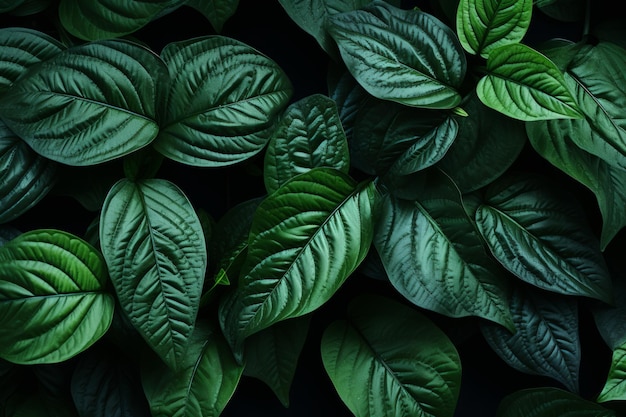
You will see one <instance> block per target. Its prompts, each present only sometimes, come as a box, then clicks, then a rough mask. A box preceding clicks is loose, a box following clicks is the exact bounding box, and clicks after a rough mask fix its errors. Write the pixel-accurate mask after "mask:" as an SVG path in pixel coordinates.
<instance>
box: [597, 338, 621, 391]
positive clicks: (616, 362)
mask: <svg viewBox="0 0 626 417" xmlns="http://www.w3.org/2000/svg"><path fill="white" fill-rule="evenodd" d="M624 400H626V343H625V344H622V345H620V346H617V347H616V348H615V349H613V357H612V359H611V368H610V369H609V373H608V375H607V378H606V382H605V383H604V386H603V387H602V391H601V392H600V394H599V395H598V398H597V399H596V401H597V402H599V403H603V402H607V401H624Z"/></svg>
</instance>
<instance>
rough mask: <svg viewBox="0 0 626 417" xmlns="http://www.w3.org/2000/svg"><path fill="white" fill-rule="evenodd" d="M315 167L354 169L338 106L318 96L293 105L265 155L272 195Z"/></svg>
mask: <svg viewBox="0 0 626 417" xmlns="http://www.w3.org/2000/svg"><path fill="white" fill-rule="evenodd" d="M315 167H331V168H336V169H338V170H340V171H343V172H346V173H347V172H348V169H349V168H350V153H349V150H348V142H347V140H346V136H345V134H344V131H343V128H342V126H341V121H340V119H339V113H338V112H337V107H336V105H335V102H334V101H333V100H332V99H330V98H328V97H327V96H324V95H322V94H314V95H312V96H308V97H305V98H303V99H301V100H299V101H297V102H295V103H293V104H291V105H290V106H289V107H288V108H287V110H286V111H285V112H284V114H283V115H282V116H281V119H280V121H279V122H278V124H277V127H276V130H275V131H274V133H273V134H272V138H271V140H270V142H269V144H268V146H267V150H266V152H265V167H264V170H263V173H264V180H265V188H266V189H267V192H268V193H272V192H273V191H276V189H278V187H280V186H281V185H283V184H284V183H285V182H287V181H288V180H289V179H291V178H292V177H295V176H296V175H298V174H302V173H304V172H306V171H308V170H309V169H312V168H315Z"/></svg>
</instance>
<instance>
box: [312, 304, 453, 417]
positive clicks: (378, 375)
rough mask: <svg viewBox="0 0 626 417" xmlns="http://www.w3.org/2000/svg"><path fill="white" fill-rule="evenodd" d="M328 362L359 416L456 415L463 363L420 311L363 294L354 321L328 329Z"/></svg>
mask: <svg viewBox="0 0 626 417" xmlns="http://www.w3.org/2000/svg"><path fill="white" fill-rule="evenodd" d="M322 360H323V362H324V368H325V369H326V372H327V373H328V375H329V376H330V379H331V381H332V382H333V385H334V386H335V389H336V390H337V392H338V393H339V396H340V397H341V399H342V400H343V402H344V403H345V404H346V405H347V407H348V408H349V409H350V411H351V412H352V413H353V414H354V415H355V416H356V417H395V416H398V417H400V416H402V417H409V416H411V417H426V416H438V417H446V416H447V417H451V416H452V415H454V410H455V408H456V403H457V400H458V395H459V388H460V385H461V361H460V359H459V355H458V353H457V351H456V349H455V347H454V345H453V344H452V342H451V341H450V340H449V339H448V337H447V336H446V335H445V333H443V332H442V331H441V330H440V329H439V328H438V327H437V326H436V325H435V324H433V323H432V322H431V321H430V320H428V318H426V317H425V316H423V315H422V314H420V313H419V312H417V311H415V310H413V309H411V308H409V307H407V306H405V305H403V304H400V303H398V302H396V301H393V300H391V299H388V298H384V297H381V296H374V295H362V296H360V297H359V298H356V299H354V300H353V301H352V303H350V306H349V311H348V319H347V320H340V321H336V322H334V323H331V325H330V326H329V327H328V328H327V329H326V330H325V332H324V335H323V337H322Z"/></svg>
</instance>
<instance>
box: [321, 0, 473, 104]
mask: <svg viewBox="0 0 626 417" xmlns="http://www.w3.org/2000/svg"><path fill="white" fill-rule="evenodd" d="M328 31H329V33H330V35H331V36H332V37H333V39H334V40H335V41H336V42H337V45H338V46H339V51H340V52H341V57H342V58H343V61H344V62H345V64H346V66H347V67H348V69H349V71H350V73H352V75H354V77H355V78H356V79H357V81H358V82H359V83H360V84H361V85H362V86H363V88H365V90H367V91H368V92H369V93H370V94H371V95H373V96H374V97H377V98H379V99H384V100H391V101H396V102H399V103H402V104H405V105H409V106H415V107H425V108H435V109H450V108H453V107H455V106H456V105H458V104H459V103H460V101H461V96H460V94H459V92H458V91H457V89H458V88H459V87H460V85H461V83H462V81H463V79H464V77H465V70H466V61H465V55H464V53H463V48H462V47H461V45H460V44H459V42H458V40H457V38H456V36H455V34H454V32H453V31H452V30H451V29H450V28H449V27H448V26H446V25H445V24H443V23H442V22H441V21H439V20H437V19H436V18H435V17H434V16H432V15H430V14H428V13H424V12H421V11H419V10H402V9H399V8H397V7H395V6H392V5H390V4H388V3H386V2H384V1H382V0H375V1H373V2H371V3H370V4H369V5H368V6H366V7H364V8H362V9H361V10H357V11H353V12H345V13H339V14H336V15H333V16H331V17H329V18H328Z"/></svg>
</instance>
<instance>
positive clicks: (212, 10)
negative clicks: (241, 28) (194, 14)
mask: <svg viewBox="0 0 626 417" xmlns="http://www.w3.org/2000/svg"><path fill="white" fill-rule="evenodd" d="M185 6H189V7H193V8H194V9H196V10H198V11H199V12H200V13H202V15H203V16H204V17H206V18H207V20H208V21H209V22H211V26H213V29H215V31H216V32H218V33H219V32H221V31H222V29H223V27H224V24H225V23H226V22H227V21H228V19H230V18H231V17H232V16H233V15H234V14H235V12H236V11H237V7H238V6H239V0H209V1H206V0H187V1H186V2H185Z"/></svg>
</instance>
